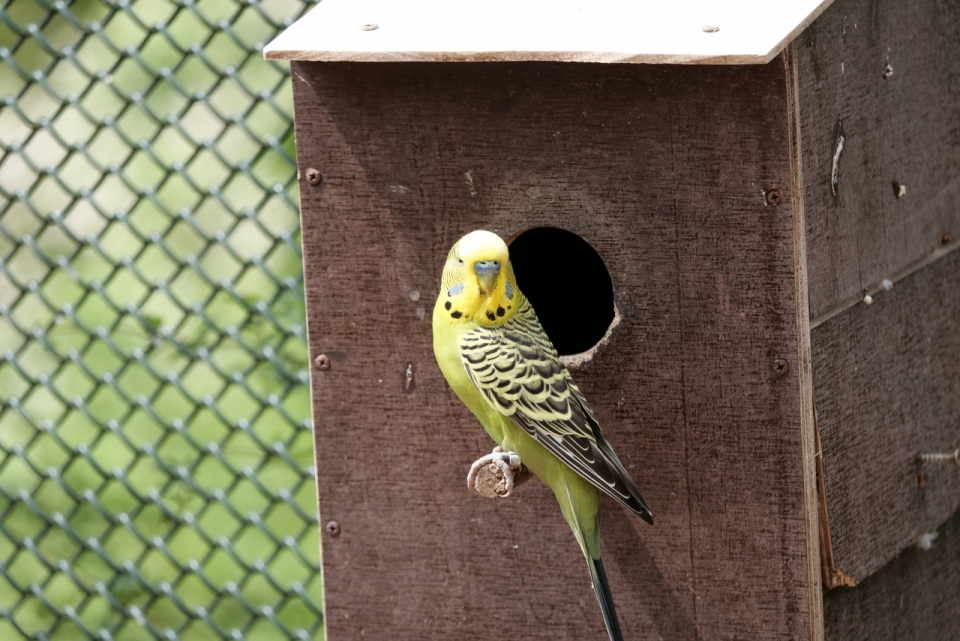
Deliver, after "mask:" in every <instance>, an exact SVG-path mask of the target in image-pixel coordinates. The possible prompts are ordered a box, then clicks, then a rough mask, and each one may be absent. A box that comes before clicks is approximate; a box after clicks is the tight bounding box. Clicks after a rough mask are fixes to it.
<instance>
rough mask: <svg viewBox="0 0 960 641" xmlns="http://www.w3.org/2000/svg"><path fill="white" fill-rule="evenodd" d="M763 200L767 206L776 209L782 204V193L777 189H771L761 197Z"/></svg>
mask: <svg viewBox="0 0 960 641" xmlns="http://www.w3.org/2000/svg"><path fill="white" fill-rule="evenodd" d="M763 200H764V202H765V203H767V204H768V205H770V206H772V207H776V206H777V205H779V204H780V203H782V202H783V192H782V191H780V190H779V189H771V190H769V191H767V193H765V194H764V195H763Z"/></svg>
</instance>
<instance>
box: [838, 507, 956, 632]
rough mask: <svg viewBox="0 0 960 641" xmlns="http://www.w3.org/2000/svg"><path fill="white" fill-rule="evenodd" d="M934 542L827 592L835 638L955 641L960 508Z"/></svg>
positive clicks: (912, 550)
mask: <svg viewBox="0 0 960 641" xmlns="http://www.w3.org/2000/svg"><path fill="white" fill-rule="evenodd" d="M937 535H938V536H937V538H936V539H935V540H934V541H933V547H931V548H930V549H929V550H926V551H924V550H921V549H919V548H917V547H910V548H908V549H906V550H904V551H903V553H901V554H900V555H899V556H898V557H897V558H896V559H894V560H893V561H891V562H890V563H888V564H887V565H886V566H885V567H884V568H883V569H882V570H880V571H879V572H877V573H876V574H874V575H873V576H871V577H869V578H868V579H865V580H864V581H863V583H861V584H860V585H858V586H857V587H855V588H841V589H838V590H833V591H831V592H830V593H828V594H827V595H826V596H825V597H824V611H825V616H826V627H827V639H828V640H829V641H866V640H872V639H897V641H955V639H957V637H958V631H960V512H957V513H956V514H954V515H953V517H952V518H951V519H950V520H949V521H948V522H947V523H946V524H945V525H943V526H942V527H941V528H939V530H937Z"/></svg>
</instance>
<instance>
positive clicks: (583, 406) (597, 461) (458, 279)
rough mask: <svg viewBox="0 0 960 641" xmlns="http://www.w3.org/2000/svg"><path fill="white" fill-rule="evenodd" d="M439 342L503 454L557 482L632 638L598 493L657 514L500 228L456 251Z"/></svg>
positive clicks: (601, 595) (554, 486) (609, 619)
mask: <svg viewBox="0 0 960 641" xmlns="http://www.w3.org/2000/svg"><path fill="white" fill-rule="evenodd" d="M433 350H434V353H435V354H436V357H437V362H438V363H439V365H440V369H441V371H442V372H443V375H444V377H445V378H446V379H447V382H448V383H449V384H450V387H451V388H453V391H454V392H456V394H457V396H459V397H460V400H462V401H463V402H464V404H465V405H466V406H467V407H468V408H469V409H470V411H471V412H473V413H474V414H475V415H476V416H477V418H478V419H480V423H481V424H483V427H484V429H486V431H487V433H488V434H489V435H490V437H491V438H492V439H493V440H494V441H496V443H497V445H498V446H499V447H500V448H501V449H502V450H503V452H504V454H503V455H502V456H504V458H505V459H511V458H512V460H513V462H512V463H511V464H512V465H514V466H515V465H516V464H517V463H516V458H517V456H518V457H519V459H520V461H522V463H523V464H524V465H525V466H526V467H527V468H528V469H529V470H530V471H531V472H532V473H533V474H534V475H535V476H536V477H537V478H539V479H540V480H541V481H542V482H543V483H544V484H546V485H547V486H548V487H549V488H550V489H551V490H553V493H554V494H555V495H556V497H557V501H559V503H560V510H561V512H562V513H563V517H564V519H566V521H567V524H568V525H569V526H570V529H571V530H573V534H574V536H575V537H576V538H577V542H578V543H579V544H580V549H581V550H583V555H584V556H585V557H586V559H587V565H588V566H589V569H590V578H591V580H592V581H593V588H594V591H595V592H596V595H597V601H598V602H599V603H600V609H601V611H602V612H603V620H604V623H605V624H606V626H607V632H608V633H609V635H610V639H611V640H612V641H623V634H622V633H621V632H620V624H619V622H618V621H617V613H616V611H615V609H614V606H613V598H612V596H611V594H610V586H609V585H608V584H607V577H606V574H605V572H604V569H603V563H602V562H601V560H600V494H599V493H600V492H604V493H606V494H609V495H610V496H612V497H613V498H614V499H616V500H617V501H619V502H620V503H622V504H623V505H625V506H626V507H628V508H629V509H630V510H632V511H633V512H635V513H636V514H637V515H639V516H640V518H642V519H643V520H645V521H647V522H648V523H653V516H652V514H651V513H650V509H649V508H648V507H647V504H646V503H645V502H644V500H643V497H642V496H640V492H639V490H637V487H636V485H634V483H633V481H632V480H631V479H630V475H629V474H628V473H627V471H626V470H625V469H624V468H623V465H622V464H621V463H620V461H619V459H617V455H616V454H614V453H613V449H612V448H611V447H610V445H609V444H608V443H607V441H606V440H605V439H604V438H603V435H602V434H601V433H600V425H599V424H598V423H597V419H596V417H595V416H594V415H593V412H592V411H591V410H590V408H589V407H588V406H587V402H586V400H584V398H583V395H582V394H581V393H580V390H579V389H577V386H576V385H575V384H574V382H573V379H572V378H571V377H570V373H569V372H568V371H567V368H566V367H564V365H563V362H562V361H561V360H560V356H559V355H558V354H557V350H556V349H555V348H554V346H553V343H551V342H550V339H549V338H548V337H547V335H546V334H545V333H544V331H543V328H542V327H541V326H540V321H539V320H538V319H537V315H536V314H535V313H534V311H533V307H532V306H531V305H530V303H529V302H528V301H527V299H526V298H525V297H524V295H523V293H522V292H521V291H520V289H519V288H518V287H517V282H516V278H515V277H514V273H513V268H512V267H511V265H510V257H509V253H508V250H507V245H506V243H504V242H503V240H502V239H501V238H500V237H499V236H497V235H496V234H493V233H491V232H488V231H474V232H471V233H469V234H467V235H466V236H464V237H463V238H461V239H460V240H459V241H458V242H457V243H456V244H455V245H454V246H453V248H452V249H451V250H450V253H449V255H448V256H447V262H446V264H445V265H444V268H443V281H442V285H441V289H440V296H439V297H438V298H437V304H436V306H435V307H434V310H433ZM510 453H515V454H516V455H517V456H514V457H510Z"/></svg>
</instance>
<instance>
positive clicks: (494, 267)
mask: <svg viewBox="0 0 960 641" xmlns="http://www.w3.org/2000/svg"><path fill="white" fill-rule="evenodd" d="M473 270H474V271H475V272H476V273H477V279H478V280H479V281H480V288H481V289H482V290H483V293H484V294H490V293H491V292H492V291H493V288H494V287H495V286H496V284H497V277H498V276H499V275H500V261H499V260H478V261H477V262H476V264H475V265H474V266H473Z"/></svg>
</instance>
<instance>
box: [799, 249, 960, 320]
mask: <svg viewBox="0 0 960 641" xmlns="http://www.w3.org/2000/svg"><path fill="white" fill-rule="evenodd" d="M957 249H960V240H955V241H953V242H951V243H948V244H946V245H941V246H940V247H937V248H936V249H934V250H933V251H932V252H930V253H929V254H927V255H926V256H924V257H923V258H921V259H919V260H916V261H914V262H912V263H910V264H909V265H907V266H906V267H904V268H903V269H901V270H900V271H897V272H894V273H893V274H892V275H891V276H890V277H889V278H885V279H884V280H882V281H880V282H879V283H876V284H874V285H871V286H870V287H867V288H865V289H864V290H863V294H862V295H860V296H851V297H850V298H848V299H847V300H845V301H843V302H841V303H840V304H839V305H837V306H836V307H834V308H833V309H831V310H830V311H828V312H824V313H823V314H820V315H819V316H817V317H816V318H813V319H811V320H810V329H811V330H814V329H816V328H817V327H820V326H821V325H823V324H824V323H826V322H827V321H829V320H830V319H832V318H834V317H836V316H839V315H840V314H842V313H843V312H845V311H847V310H848V309H850V308H851V307H854V306H856V305H857V304H859V303H863V302H864V297H865V296H870V297H871V298H872V297H875V296H877V295H878V294H881V293H884V292H887V291H889V290H890V289H892V286H894V285H896V284H897V283H899V282H900V281H902V280H903V279H905V278H907V277H908V276H912V275H913V274H915V273H916V272H918V271H920V270H921V269H923V268H924V267H928V266H929V265H932V264H933V263H935V262H937V261H938V260H940V259H942V258H944V257H945V256H947V255H949V254H950V253H952V252H954V251H956V250H957ZM884 283H888V284H887V285H885V284H884Z"/></svg>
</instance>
